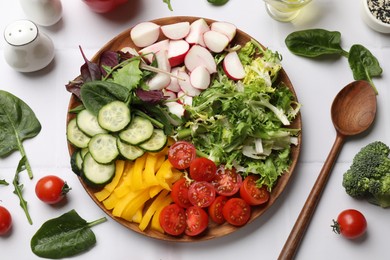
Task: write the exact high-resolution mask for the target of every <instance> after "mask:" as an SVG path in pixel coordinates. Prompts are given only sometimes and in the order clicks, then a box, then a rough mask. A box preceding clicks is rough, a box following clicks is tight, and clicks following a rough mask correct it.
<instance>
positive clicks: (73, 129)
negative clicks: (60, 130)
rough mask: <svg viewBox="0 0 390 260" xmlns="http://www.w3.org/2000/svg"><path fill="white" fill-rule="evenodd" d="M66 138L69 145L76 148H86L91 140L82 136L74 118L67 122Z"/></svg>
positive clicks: (84, 135)
mask: <svg viewBox="0 0 390 260" xmlns="http://www.w3.org/2000/svg"><path fill="white" fill-rule="evenodd" d="M66 138H67V139H68V141H69V142H70V143H71V144H73V145H74V146H76V147H78V148H85V147H88V143H89V141H90V140H91V138H90V137H89V136H87V135H86V134H84V133H83V132H82V131H81V130H80V128H79V127H78V126H77V122H76V118H73V119H72V120H70V121H69V122H68V126H67V127H66Z"/></svg>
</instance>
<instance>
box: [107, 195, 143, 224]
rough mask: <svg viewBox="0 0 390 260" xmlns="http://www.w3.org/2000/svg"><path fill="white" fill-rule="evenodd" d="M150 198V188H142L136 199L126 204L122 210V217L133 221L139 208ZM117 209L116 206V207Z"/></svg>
mask: <svg viewBox="0 0 390 260" xmlns="http://www.w3.org/2000/svg"><path fill="white" fill-rule="evenodd" d="M149 199H150V196H149V190H148V189H145V190H142V191H141V192H140V193H139V194H138V195H137V196H136V197H135V198H134V199H132V200H131V201H130V202H129V203H128V204H127V206H126V208H125V210H124V211H123V212H122V214H121V217H122V218H124V219H126V220H129V221H131V220H132V219H133V216H134V215H135V213H136V212H137V210H139V209H140V208H141V207H143V205H144V204H145V202H146V201H148V200H149ZM114 210H115V208H114Z"/></svg>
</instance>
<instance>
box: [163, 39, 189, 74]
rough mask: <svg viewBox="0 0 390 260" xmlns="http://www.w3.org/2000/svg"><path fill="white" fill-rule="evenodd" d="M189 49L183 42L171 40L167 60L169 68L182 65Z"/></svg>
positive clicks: (186, 43)
mask: <svg viewBox="0 0 390 260" xmlns="http://www.w3.org/2000/svg"><path fill="white" fill-rule="evenodd" d="M189 49H190V45H189V43H188V42H186V41H185V40H171V41H170V42H169V47H168V59H169V63H170V64H171V67H176V66H178V65H180V64H182V63H183V62H184V58H185V56H186V54H187V52H188V50H189Z"/></svg>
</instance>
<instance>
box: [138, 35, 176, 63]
mask: <svg viewBox="0 0 390 260" xmlns="http://www.w3.org/2000/svg"><path fill="white" fill-rule="evenodd" d="M168 46H169V40H168V39H165V40H162V41H158V42H156V43H154V44H152V45H149V46H146V47H145V48H143V49H141V50H140V51H139V53H140V54H143V55H145V56H144V57H145V59H146V60H147V61H149V62H150V63H151V62H152V61H153V57H154V56H153V54H154V53H157V52H159V51H162V50H168ZM146 54H147V55H146Z"/></svg>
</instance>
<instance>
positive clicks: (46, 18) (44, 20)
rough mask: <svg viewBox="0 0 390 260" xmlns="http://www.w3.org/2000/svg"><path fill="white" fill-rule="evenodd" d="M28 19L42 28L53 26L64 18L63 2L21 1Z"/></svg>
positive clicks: (46, 0)
mask: <svg viewBox="0 0 390 260" xmlns="http://www.w3.org/2000/svg"><path fill="white" fill-rule="evenodd" d="M19 3H20V5H21V6H22V9H23V11H24V13H25V14H26V16H27V18H28V19H29V20H31V21H33V22H34V23H35V24H38V25H41V26H51V25H54V24H55V23H57V22H58V21H59V20H60V19H61V17H62V4H61V0H19Z"/></svg>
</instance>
